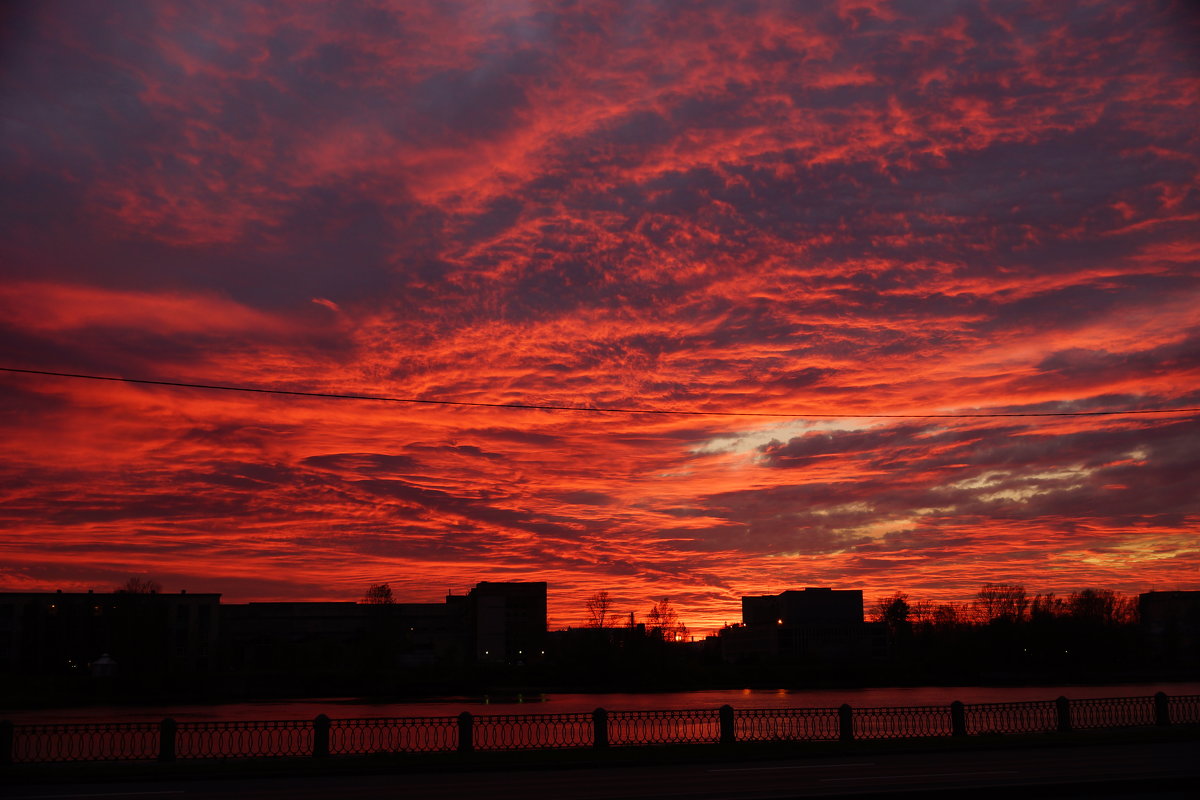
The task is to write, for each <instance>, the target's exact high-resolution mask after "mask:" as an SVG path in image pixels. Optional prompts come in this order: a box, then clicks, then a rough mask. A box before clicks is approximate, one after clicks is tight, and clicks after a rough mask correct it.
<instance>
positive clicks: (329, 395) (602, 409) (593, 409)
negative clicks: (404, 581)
mask: <svg viewBox="0 0 1200 800" xmlns="http://www.w3.org/2000/svg"><path fill="white" fill-rule="evenodd" d="M0 371H2V372H16V373H21V374H25V375H48V376H50V377H54V378H75V379H79V380H88V381H113V382H116V383H138V384H145V385H147V386H168V387H171V388H178V389H205V390H209V391H218V392H249V393H252V394H277V395H290V396H294V397H318V398H324V399H327V400H373V401H376V402H381V403H414V404H423V405H432V406H471V407H476V408H514V409H527V410H531V411H576V412H589V413H602V414H659V415H674V416H690V417H774V418H793V419H794V418H796V417H820V418H825V419H970V418H986V417H1113V416H1123V415H1126V414H1193V413H1200V408H1146V409H1125V410H1120V411H1016V412H978V413H960V414H827V413H809V412H803V413H791V414H784V413H774V412H768V411H699V410H695V409H670V408H617V407H607V406H564V405H554V404H538V403H484V402H480V401H473V400H429V399H424V398H419V397H388V396H385V395H377V394H341V393H336V392H302V391H299V390H295V389H261V388H257V387H254V386H223V385H220V384H214V383H184V382H182V381H155V380H149V379H147V378H119V377H115V376H111V375H84V374H81V373H74V372H51V371H49V370H42V369H19V368H17V367H0Z"/></svg>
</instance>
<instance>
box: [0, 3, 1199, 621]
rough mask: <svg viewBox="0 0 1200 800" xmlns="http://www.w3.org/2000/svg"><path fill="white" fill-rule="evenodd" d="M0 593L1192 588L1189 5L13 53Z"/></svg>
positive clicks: (795, 9) (560, 11)
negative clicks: (140, 584) (487, 587)
mask: <svg viewBox="0 0 1200 800" xmlns="http://www.w3.org/2000/svg"><path fill="white" fill-rule="evenodd" d="M5 13H6V14H7V16H8V18H7V19H6V20H5V23H4V25H3V29H4V30H5V33H4V34H3V35H4V36H5V39H4V41H3V43H2V45H0V66H2V68H0V108H2V109H3V134H2V139H0V160H2V161H0V163H2V166H3V171H4V174H5V176H6V180H5V182H4V184H3V188H2V189H0V211H2V213H0V233H2V236H0V265H2V266H0V269H2V270H3V276H4V281H3V283H2V284H0V337H2V339H0V340H2V341H3V343H4V348H3V350H4V357H3V359H2V360H3V363H2V364H0V366H8V367H14V368H24V369H35V370H49V371H58V372H70V373H85V374H96V375H111V376H125V377H132V378H145V379H150V380H163V381H181V382H189V383H212V384H223V385H230V384H236V385H243V386H253V387H262V388H275V389H290V390H298V391H314V392H331V393H351V394H373V395H386V396H392V397H408V398H422V399H442V400H453V401H468V402H481V403H517V404H549V405H568V406H580V407H583V406H602V407H618V408H639V409H686V410H693V411H704V412H753V413H757V414H778V415H780V416H779V417H767V416H762V417H750V416H747V417H731V416H718V415H715V414H714V415H711V416H707V415H700V416H655V415H637V414H626V413H572V412H561V411H536V410H517V409H495V408H490V409H489V408H477V407H476V408H472V407H456V406H436V405H406V404H397V403H382V402H371V401H335V400H320V399H315V398H301V397H283V396H271V395H253V394H235V393H218V392H211V391H203V390H197V389H169V388H164V387H153V386H146V385H133V384H117V383H103V382H95V381H84V380H69V379H63V378H51V377H36V376H30V375H19V374H15V373H0V404H2V407H3V412H4V413H3V415H2V416H0V425H3V441H4V446H3V448H2V449H0V520H2V525H3V531H4V535H3V537H2V538H0V587H2V588H4V589H8V590H19V589H31V590H48V589H54V588H64V589H68V588H93V587H94V588H97V589H104V588H107V587H110V586H112V585H115V584H117V583H120V582H121V581H122V580H123V579H124V578H125V577H127V576H129V575H132V574H141V575H145V576H147V577H152V578H155V579H157V580H159V581H160V582H161V583H162V584H163V585H164V587H165V588H166V589H168V590H174V591H177V590H178V589H180V588H187V589H188V590H189V591H218V592H222V593H224V595H225V597H226V599H227V600H230V601H235V602H236V601H245V600H250V599H313V600H316V599H343V600H350V599H357V598H358V597H360V596H361V595H362V592H363V590H364V589H365V588H366V586H367V585H368V584H370V583H374V582H383V581H386V582H389V583H390V584H391V585H392V587H393V590H394V591H395V593H396V595H397V596H398V597H399V598H401V599H406V600H414V601H415V600H422V601H432V600H437V599H438V598H440V597H441V596H442V595H443V594H444V593H445V592H446V591H447V590H451V589H452V590H455V591H462V590H464V589H466V588H467V587H469V586H471V585H473V584H474V583H475V582H477V581H480V580H545V581H548V582H549V584H550V614H551V623H552V625H556V626H558V625H568V624H579V623H580V622H581V621H582V620H583V619H584V617H585V612H584V607H583V601H584V598H586V597H587V596H588V595H589V594H591V593H593V592H595V591H597V590H601V589H606V590H608V591H610V593H611V594H612V595H613V596H614V598H615V600H616V605H617V608H618V609H620V610H636V611H638V612H639V613H643V612H644V611H646V610H647V609H648V608H649V606H650V605H651V602H652V601H653V600H654V599H659V598H662V597H669V598H671V600H672V602H673V603H674V604H675V605H676V606H677V607H678V608H679V609H680V612H681V616H682V618H683V619H684V620H685V621H686V622H688V623H689V624H690V625H692V627H693V628H694V629H698V630H700V631H703V630H706V629H708V628H711V627H714V626H719V625H720V624H721V623H722V622H726V621H729V622H733V621H736V620H737V619H738V617H739V613H740V609H739V603H738V598H739V597H740V596H741V595H742V594H755V593H775V592H779V591H782V590H784V589H789V588H799V587H803V586H835V587H838V588H862V589H863V590H864V591H865V593H866V595H867V597H868V598H872V597H875V596H878V595H882V594H885V593H889V592H891V591H894V590H905V591H908V592H910V593H912V594H913V595H914V596H917V597H922V598H930V599H934V598H944V599H965V598H967V597H969V596H971V595H972V594H973V593H974V592H975V591H976V590H977V589H978V587H979V586H980V585H981V584H982V583H984V582H987V581H1013V582H1020V583H1024V584H1026V585H1027V586H1028V587H1029V588H1030V590H1031V591H1032V590H1045V589H1053V590H1057V591H1067V590H1071V589H1078V588H1081V587H1084V586H1102V587H1106V588H1112V589H1117V590H1120V591H1125V592H1140V591H1147V590H1150V589H1175V588H1187V589H1197V588H1200V578H1197V575H1200V532H1198V527H1197V526H1198V522H1200V479H1198V478H1197V476H1198V475H1200V428H1198V421H1200V415H1198V414H1195V413H1174V414H1154V415H1142V416H1111V417H1104V416H1102V417H1072V418H1064V417H1007V418H1005V417H999V418H971V417H966V418H932V417H927V418H878V417H876V418H872V417H869V416H868V417H863V418H822V417H820V416H819V415H821V414H864V415H888V414H898V415H904V414H912V415H921V414H930V415H938V414H954V413H989V412H990V413H1015V412H1036V411H1104V410H1117V409H1141V410H1145V409H1166V408H1195V407H1198V406H1200V189H1198V188H1197V187H1200V47H1198V46H1197V42H1200V16H1198V15H1197V13H1196V12H1195V10H1194V8H1193V7H1192V6H1190V5H1189V4H1187V3H1182V2H1177V3H1172V2H1160V3H1154V2H1150V3H1142V2H1139V3H1113V2H1071V3H1060V2H1046V3H1018V2H993V3H988V2H980V3H976V2H972V3H923V2H901V1H900V0H896V1H895V2H885V1H884V0H878V2H865V1H863V0H844V1H843V2H831V3H828V4H803V3H802V4H790V3H776V2H747V3H737V4H734V3H725V2H695V3H686V4H676V3H653V2H644V3H630V4H627V3H609V2H602V1H601V2H586V3H537V2H517V1H516V0H514V1H513V2H459V3H452V2H433V1H432V0H431V2H425V3H420V2H411V1H410V0H406V1H405V2H395V3H388V2H360V3H337V4H328V3H305V2H279V3H247V2H227V3H206V4H200V5H192V4H182V3H173V2H161V3H160V2H156V3H144V2H111V3H100V4H84V3H69V2H36V3H25V4H17V5H16V6H15V7H14V9H13V10H11V11H8V12H5Z"/></svg>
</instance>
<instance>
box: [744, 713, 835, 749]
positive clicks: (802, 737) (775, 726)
mask: <svg viewBox="0 0 1200 800" xmlns="http://www.w3.org/2000/svg"><path fill="white" fill-rule="evenodd" d="M733 730H734V738H735V739H736V740H737V741H739V742H816V741H823V740H827V741H834V740H836V739H837V738H838V736H839V727H838V710H837V709H836V708H739V709H738V710H736V711H735V712H734V717H733Z"/></svg>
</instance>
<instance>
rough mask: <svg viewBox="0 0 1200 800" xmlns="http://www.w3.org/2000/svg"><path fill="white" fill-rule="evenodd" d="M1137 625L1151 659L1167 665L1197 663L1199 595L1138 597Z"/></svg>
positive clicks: (1160, 594) (1153, 593) (1154, 594)
mask: <svg viewBox="0 0 1200 800" xmlns="http://www.w3.org/2000/svg"><path fill="white" fill-rule="evenodd" d="M1138 621H1139V623H1140V625H1141V628H1142V635H1143V637H1144V639H1145V642H1146V646H1147V648H1148V649H1149V650H1150V652H1151V653H1153V654H1154V655H1155V656H1157V657H1160V658H1164V659H1167V660H1169V661H1184V662H1194V661H1196V660H1197V659H1200V592H1146V593H1145V594H1140V595H1138Z"/></svg>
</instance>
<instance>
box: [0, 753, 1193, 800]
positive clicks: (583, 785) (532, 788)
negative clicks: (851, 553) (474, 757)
mask: <svg viewBox="0 0 1200 800" xmlns="http://www.w3.org/2000/svg"><path fill="white" fill-rule="evenodd" d="M1197 786H1200V742H1197V741H1173V742H1153V743H1137V744H1103V745H1100V744H1092V745H1084V746H1071V747H1050V748H1019V749H1004V750H974V751H965V752H909V753H874V754H863V755H850V756H839V755H831V756H827V757H818V758H811V757H810V758H804V759H786V760H772V761H755V762H743V763H737V762H721V763H690V764H662V765H655V764H638V765H619V766H604V767H597V766H574V767H563V766H560V767H557V768H549V767H547V768H540V769H529V768H522V769H515V770H502V771H492V770H486V771H455V770H448V771H441V772H434V773H391V774H369V775H354V774H343V775H308V776H295V775H286V774H283V775H274V776H270V777H263V776H252V777H238V778H230V777H217V776H214V777H208V778H198V777H192V778H188V779H186V780H183V779H178V778H167V779H159V780H154V781H131V780H126V781H121V782H115V781H110V782H104V783H53V784H42V785H26V786H14V785H10V786H9V787H7V790H4V789H0V794H2V795H3V796H5V797H7V798H9V799H10V800H35V799H36V800H67V799H68V798H72V800H88V798H92V799H94V800H120V799H121V798H130V799H131V800H156V799H157V798H162V799H163V800H174V799H175V798H179V800H216V798H222V800H229V798H248V799H255V798H260V799H261V800H282V799H283V798H296V799H297V800H305V799H307V798H334V800H358V799H359V798H361V799H362V800H367V798H369V799H370V800H386V799H387V798H414V799H420V800H449V799H451V798H480V800H534V799H535V798H536V799H537V800H541V799H542V798H546V799H547V800H608V799H609V798H614V799H615V798H621V799H622V800H649V799H650V798H671V799H672V800H689V799H690V800H768V799H770V800H783V799H784V798H800V797H837V796H853V797H860V798H863V797H892V798H901V797H913V798H916V797H922V798H943V797H946V798H948V797H968V798H971V800H976V798H987V797H1002V796H1003V797H1005V798H1013V799H1014V800H1026V798H1034V797H1104V798H1141V797H1146V798H1159V799H1160V800H1165V799H1173V798H1189V800H1190V798H1193V797H1195V796H1197V795H1196V787H1197Z"/></svg>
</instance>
